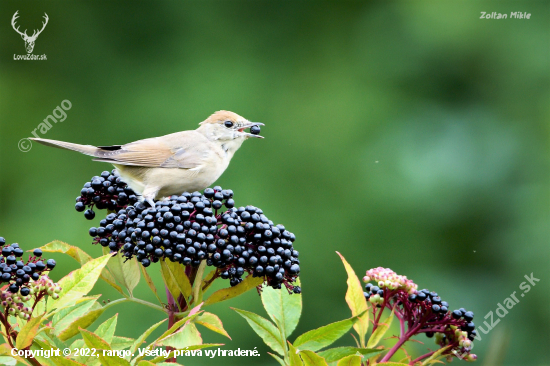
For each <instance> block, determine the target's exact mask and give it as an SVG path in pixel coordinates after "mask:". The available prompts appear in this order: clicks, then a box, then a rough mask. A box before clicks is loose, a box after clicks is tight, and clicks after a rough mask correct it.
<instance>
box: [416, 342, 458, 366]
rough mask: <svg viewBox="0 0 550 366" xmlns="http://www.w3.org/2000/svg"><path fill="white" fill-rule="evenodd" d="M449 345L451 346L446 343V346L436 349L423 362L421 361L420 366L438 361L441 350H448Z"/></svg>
mask: <svg viewBox="0 0 550 366" xmlns="http://www.w3.org/2000/svg"><path fill="white" fill-rule="evenodd" d="M450 347H451V345H448V346H445V347H442V348H440V349H438V350H437V351H436V352H434V353H433V354H432V355H431V356H430V357H429V358H427V359H426V360H425V361H424V362H422V366H427V365H431V364H432V363H436V362H439V361H438V359H439V358H440V357H441V354H442V353H443V352H446V351H448V350H449V348H450Z"/></svg>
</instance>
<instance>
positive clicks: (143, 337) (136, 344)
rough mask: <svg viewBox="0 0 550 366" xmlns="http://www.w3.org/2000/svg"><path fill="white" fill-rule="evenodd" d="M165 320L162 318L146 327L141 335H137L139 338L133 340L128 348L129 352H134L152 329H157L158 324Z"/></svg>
mask: <svg viewBox="0 0 550 366" xmlns="http://www.w3.org/2000/svg"><path fill="white" fill-rule="evenodd" d="M165 321H166V319H163V320H161V321H160V322H158V323H156V324H153V325H152V326H151V327H149V329H147V330H146V331H145V332H144V333H143V334H142V335H140V336H139V338H137V339H136V340H135V342H134V344H133V345H132V347H131V348H130V352H131V353H135V352H136V351H137V349H138V348H139V347H140V346H141V345H142V344H143V342H145V340H146V339H147V337H149V336H150V335H151V333H153V331H154V330H155V329H157V328H158V327H159V325H161V324H162V323H164V322H165Z"/></svg>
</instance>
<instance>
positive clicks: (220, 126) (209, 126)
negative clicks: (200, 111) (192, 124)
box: [197, 111, 264, 150]
mask: <svg viewBox="0 0 550 366" xmlns="http://www.w3.org/2000/svg"><path fill="white" fill-rule="evenodd" d="M263 125H264V124H263V123H260V122H250V121H249V120H247V119H246V118H244V117H241V116H239V115H238V114H236V113H233V112H229V111H218V112H216V113H214V114H212V115H211V116H210V117H208V118H207V119H206V120H205V121H203V122H201V123H200V127H199V128H198V129H197V131H199V132H201V133H202V134H204V135H205V136H206V137H207V138H208V139H209V140H212V141H218V142H220V143H223V144H225V145H226V146H227V147H229V148H230V149H231V150H233V149H235V150H236V149H238V148H239V147H240V146H241V144H242V143H243V142H244V140H246V139H248V138H249V137H256V138H261V139H263V136H260V135H255V134H252V133H249V132H245V130H246V129H248V128H251V127H254V126H263Z"/></svg>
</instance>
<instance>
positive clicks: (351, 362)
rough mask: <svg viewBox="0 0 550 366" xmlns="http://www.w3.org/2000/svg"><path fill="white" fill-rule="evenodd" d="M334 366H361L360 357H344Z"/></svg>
mask: <svg viewBox="0 0 550 366" xmlns="http://www.w3.org/2000/svg"><path fill="white" fill-rule="evenodd" d="M336 366H361V357H359V356H354V355H350V356H346V357H344V358H342V359H341V360H340V361H338V363H337V364H336Z"/></svg>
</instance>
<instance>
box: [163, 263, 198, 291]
mask: <svg viewBox="0 0 550 366" xmlns="http://www.w3.org/2000/svg"><path fill="white" fill-rule="evenodd" d="M160 267H161V272H162V279H163V280H164V284H165V285H166V287H168V290H169V291H170V293H171V294H172V296H173V297H174V299H177V298H178V296H179V295H180V294H183V297H185V298H186V299H189V297H190V296H191V293H192V292H193V289H192V288H191V283H189V278H188V277H187V275H186V274H185V267H183V266H182V265H181V264H180V263H176V262H172V261H171V260H161V261H160Z"/></svg>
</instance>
